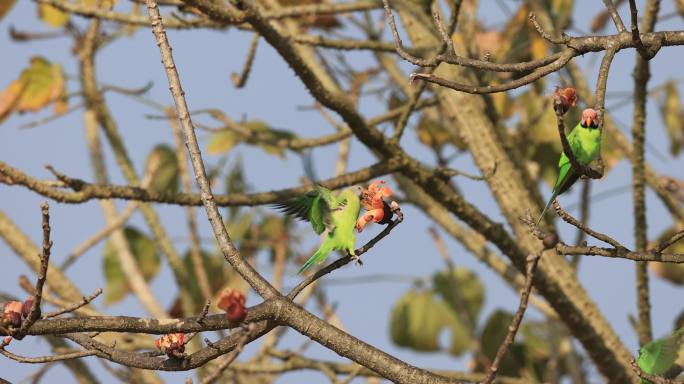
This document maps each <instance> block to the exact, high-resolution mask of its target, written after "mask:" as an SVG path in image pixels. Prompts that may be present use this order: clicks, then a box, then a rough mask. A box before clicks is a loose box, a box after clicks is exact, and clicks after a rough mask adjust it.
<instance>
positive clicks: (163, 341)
mask: <svg viewBox="0 0 684 384" xmlns="http://www.w3.org/2000/svg"><path fill="white" fill-rule="evenodd" d="M154 344H155V345H156V346H157V349H159V350H160V351H162V352H164V353H165V354H166V356H168V357H175V358H182V357H183V356H184V355H183V354H184V353H185V333H183V332H179V333H169V334H166V335H163V336H161V337H160V338H158V339H157V340H155V341H154Z"/></svg>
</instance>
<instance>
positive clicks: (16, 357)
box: [0, 348, 97, 364]
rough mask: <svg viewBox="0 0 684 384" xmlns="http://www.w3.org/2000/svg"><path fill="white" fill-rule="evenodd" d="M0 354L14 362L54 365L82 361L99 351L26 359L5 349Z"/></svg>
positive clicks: (1, 349)
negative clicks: (62, 362)
mask: <svg viewBox="0 0 684 384" xmlns="http://www.w3.org/2000/svg"><path fill="white" fill-rule="evenodd" d="M0 354H2V355H3V356H5V357H7V358H9V359H12V360H14V361H18V362H20V363H28V364H44V363H53V362H55V361H64V360H73V359H80V358H81V357H87V356H93V355H96V354H97V351H89V350H82V351H76V352H70V353H63V354H58V355H52V356H41V357H24V356H19V355H15V354H14V353H12V352H10V351H8V350H6V349H5V348H0Z"/></svg>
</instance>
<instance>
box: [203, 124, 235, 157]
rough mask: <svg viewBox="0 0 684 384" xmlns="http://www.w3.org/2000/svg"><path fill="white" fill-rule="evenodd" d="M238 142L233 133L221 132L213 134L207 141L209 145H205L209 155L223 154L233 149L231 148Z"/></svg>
mask: <svg viewBox="0 0 684 384" xmlns="http://www.w3.org/2000/svg"><path fill="white" fill-rule="evenodd" d="M239 142H240V140H238V137H237V135H236V134H235V132H232V131H228V130H221V131H219V132H217V133H215V134H214V136H212V137H211V139H209V144H207V152H208V153H209V154H211V155H218V154H221V153H225V152H228V151H230V150H231V149H233V147H234V146H235V145H236V144H237V143H239Z"/></svg>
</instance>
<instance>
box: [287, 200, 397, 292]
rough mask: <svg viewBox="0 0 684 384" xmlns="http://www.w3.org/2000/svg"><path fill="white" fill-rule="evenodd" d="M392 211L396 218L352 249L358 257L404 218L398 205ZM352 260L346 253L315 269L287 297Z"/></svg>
mask: <svg viewBox="0 0 684 384" xmlns="http://www.w3.org/2000/svg"><path fill="white" fill-rule="evenodd" d="M392 212H393V213H394V214H395V215H397V218H396V219H394V220H392V222H391V223H389V224H388V225H387V226H386V227H385V229H383V230H382V232H380V233H379V234H378V235H376V236H375V237H374V238H373V239H371V240H370V241H369V242H367V243H366V244H364V245H363V246H362V247H361V248H358V249H356V250H355V251H354V254H355V255H356V256H357V257H360V256H361V255H363V254H364V253H366V252H368V250H370V249H371V248H372V247H373V246H374V245H375V244H377V243H378V241H380V240H381V239H382V238H384V237H385V236H387V235H389V233H390V232H391V231H392V229H394V227H396V226H397V225H399V224H400V223H401V222H402V221H403V220H404V213H403V212H402V211H401V209H400V208H399V207H396V208H394V209H393V210H392ZM352 260H354V258H353V257H351V256H350V255H346V256H344V257H341V258H339V259H337V260H336V261H334V262H332V263H330V264H328V265H327V266H325V267H323V268H321V269H319V270H318V271H316V273H314V274H311V275H309V276H308V277H306V278H305V279H304V280H302V281H301V282H300V283H299V284H297V286H295V287H294V288H292V290H291V291H290V292H289V293H288V294H287V298H288V299H291V300H292V299H294V298H295V297H297V295H299V293H301V292H302V290H304V288H306V287H307V286H309V284H311V283H313V282H314V281H316V280H318V279H319V278H321V277H323V276H325V275H327V274H328V273H330V272H332V271H334V270H336V269H339V268H341V267H343V266H345V265H347V264H348V263H349V262H351V261H352Z"/></svg>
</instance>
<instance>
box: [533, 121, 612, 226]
mask: <svg viewBox="0 0 684 384" xmlns="http://www.w3.org/2000/svg"><path fill="white" fill-rule="evenodd" d="M568 144H570V149H571V150H572V153H573V154H574V155H575V159H577V162H578V163H580V164H581V165H583V166H588V165H589V163H591V162H592V161H594V159H596V156H597V155H598V153H599V148H600V146H601V131H600V130H599V129H598V117H597V113H596V111H595V110H593V109H591V108H587V109H585V110H584V111H582V120H580V122H579V124H577V126H575V128H573V129H572V131H571V132H570V134H568ZM579 176H580V175H579V174H577V172H575V170H574V169H573V168H572V164H570V159H569V158H568V157H567V156H565V152H562V153H561V156H560V160H559V161H558V179H556V184H555V185H554V186H553V191H552V194H551V198H550V199H549V201H548V202H547V203H546V206H545V207H544V210H543V211H542V213H541V216H539V220H537V225H539V223H540V222H541V220H542V219H543V218H544V214H545V213H546V210H547V209H549V206H550V205H551V203H552V202H553V200H554V199H555V198H556V197H557V196H558V195H560V194H561V193H563V192H565V191H567V190H568V189H570V187H571V186H572V185H573V184H575V182H576V181H577V179H579Z"/></svg>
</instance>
